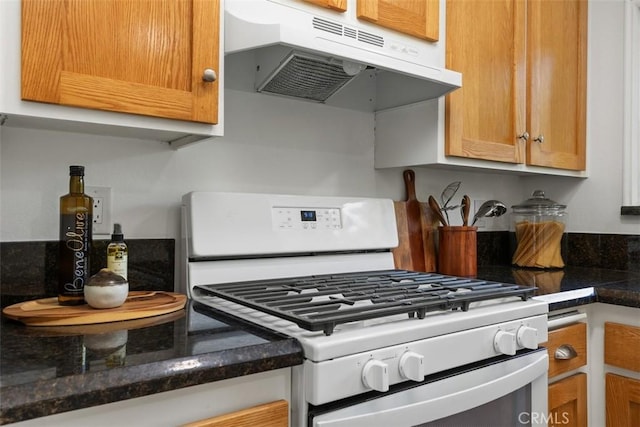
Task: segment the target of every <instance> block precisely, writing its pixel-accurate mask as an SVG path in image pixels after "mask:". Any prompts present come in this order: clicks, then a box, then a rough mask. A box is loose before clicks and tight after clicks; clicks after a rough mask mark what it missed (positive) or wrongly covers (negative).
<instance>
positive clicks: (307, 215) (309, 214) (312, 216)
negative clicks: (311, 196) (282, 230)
mask: <svg viewBox="0 0 640 427" xmlns="http://www.w3.org/2000/svg"><path fill="white" fill-rule="evenodd" d="M300 219H301V220H302V221H317V218H316V211H300Z"/></svg>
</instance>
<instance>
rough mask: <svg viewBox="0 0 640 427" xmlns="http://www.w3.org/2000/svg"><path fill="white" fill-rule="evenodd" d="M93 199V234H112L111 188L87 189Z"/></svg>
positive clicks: (85, 189) (86, 191)
mask: <svg viewBox="0 0 640 427" xmlns="http://www.w3.org/2000/svg"><path fill="white" fill-rule="evenodd" d="M84 192H85V193H86V194H87V195H88V196H91V197H92V198H93V234H94V235H100V234H107V235H109V234H111V187H85V188H84Z"/></svg>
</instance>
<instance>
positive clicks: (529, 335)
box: [516, 326, 538, 350]
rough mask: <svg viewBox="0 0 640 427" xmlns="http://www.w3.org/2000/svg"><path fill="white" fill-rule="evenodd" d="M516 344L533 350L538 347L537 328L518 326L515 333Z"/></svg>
mask: <svg viewBox="0 0 640 427" xmlns="http://www.w3.org/2000/svg"><path fill="white" fill-rule="evenodd" d="M516 340H517V342H518V345H519V346H521V347H524V348H530V349H532V350H535V349H536V348H538V330H537V329H535V328H531V327H529V326H520V328H518V332H517V333H516Z"/></svg>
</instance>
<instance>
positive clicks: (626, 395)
mask: <svg viewBox="0 0 640 427" xmlns="http://www.w3.org/2000/svg"><path fill="white" fill-rule="evenodd" d="M606 384H607V386H606V387H607V395H606V401H607V426H609V427H620V426H640V380H635V379H632V378H627V377H623V376H620V375H615V374H607V380H606Z"/></svg>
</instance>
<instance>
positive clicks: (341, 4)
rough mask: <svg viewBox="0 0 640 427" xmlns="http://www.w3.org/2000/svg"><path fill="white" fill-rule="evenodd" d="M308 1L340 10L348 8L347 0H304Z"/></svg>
mask: <svg viewBox="0 0 640 427" xmlns="http://www.w3.org/2000/svg"><path fill="white" fill-rule="evenodd" d="M303 1H305V2H307V3H313V4H315V5H318V6H322V7H326V8H327V9H333V10H337V11H340V12H344V11H346V10H347V0H303Z"/></svg>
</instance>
